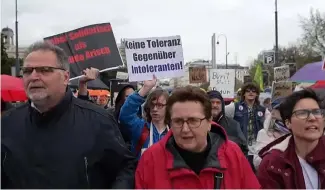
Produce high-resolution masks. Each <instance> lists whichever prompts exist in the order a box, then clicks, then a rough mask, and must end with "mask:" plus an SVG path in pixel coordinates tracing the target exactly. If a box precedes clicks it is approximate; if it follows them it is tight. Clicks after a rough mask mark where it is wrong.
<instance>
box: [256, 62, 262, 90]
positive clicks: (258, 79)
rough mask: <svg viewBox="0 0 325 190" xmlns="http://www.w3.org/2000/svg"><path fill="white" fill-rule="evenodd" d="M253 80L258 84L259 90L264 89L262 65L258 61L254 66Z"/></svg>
mask: <svg viewBox="0 0 325 190" xmlns="http://www.w3.org/2000/svg"><path fill="white" fill-rule="evenodd" d="M254 81H255V82H256V83H257V84H258V86H259V88H260V91H264V82H263V73H262V65H261V64H260V63H258V64H257V66H256V71H255V75H254Z"/></svg>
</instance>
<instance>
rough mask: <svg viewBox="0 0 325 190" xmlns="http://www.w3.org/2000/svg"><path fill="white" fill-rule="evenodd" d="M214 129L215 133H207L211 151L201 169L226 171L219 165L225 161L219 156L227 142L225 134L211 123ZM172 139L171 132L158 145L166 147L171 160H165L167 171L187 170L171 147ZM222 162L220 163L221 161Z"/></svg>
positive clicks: (181, 159)
mask: <svg viewBox="0 0 325 190" xmlns="http://www.w3.org/2000/svg"><path fill="white" fill-rule="evenodd" d="M212 127H213V128H215V130H214V131H215V132H210V133H208V135H209V138H208V140H209V141H210V142H209V143H211V150H210V152H209V154H208V156H207V160H206V164H205V166H204V168H203V169H206V168H214V169H216V170H218V171H219V170H224V169H226V168H225V167H224V166H222V167H221V164H220V163H223V159H225V158H224V157H223V156H222V154H219V153H218V152H219V148H220V146H221V145H222V144H223V143H225V141H227V140H228V138H227V135H226V132H225V131H224V129H223V128H222V127H221V126H220V125H218V124H216V123H215V122H212V123H211V128H212ZM173 142H174V137H173V133H172V130H169V132H168V133H167V135H166V138H164V139H162V140H161V141H159V143H160V144H161V145H162V146H164V147H166V150H167V155H168V158H170V157H172V158H173V159H167V169H168V170H175V169H182V168H183V169H189V167H188V166H187V164H186V163H185V161H184V160H183V158H182V157H181V156H180V154H179V153H178V152H177V149H176V148H175V146H174V145H173ZM221 160H222V161H221Z"/></svg>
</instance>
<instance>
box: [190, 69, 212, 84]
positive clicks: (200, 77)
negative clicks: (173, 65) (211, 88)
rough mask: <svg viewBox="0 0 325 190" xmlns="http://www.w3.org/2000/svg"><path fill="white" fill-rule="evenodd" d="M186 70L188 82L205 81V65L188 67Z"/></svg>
mask: <svg viewBox="0 0 325 190" xmlns="http://www.w3.org/2000/svg"><path fill="white" fill-rule="evenodd" d="M188 70H189V81H190V84H193V83H206V82H207V70H206V69H205V67H190V68H189V69H188Z"/></svg>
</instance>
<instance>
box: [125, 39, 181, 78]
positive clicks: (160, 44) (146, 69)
mask: <svg viewBox="0 0 325 190" xmlns="http://www.w3.org/2000/svg"><path fill="white" fill-rule="evenodd" d="M125 54H126V60H127V63H128V64H127V65H128V73H129V81H144V80H151V79H152V76H153V75H155V76H156V77H157V78H158V79H164V78H175V77H182V76H184V74H185V71H184V58H183V49H182V42H181V38H180V36H171V37H160V38H141V39H125Z"/></svg>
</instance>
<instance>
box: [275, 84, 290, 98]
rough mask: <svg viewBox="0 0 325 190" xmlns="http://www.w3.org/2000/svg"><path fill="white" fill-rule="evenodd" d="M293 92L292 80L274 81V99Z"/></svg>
mask: <svg viewBox="0 0 325 190" xmlns="http://www.w3.org/2000/svg"><path fill="white" fill-rule="evenodd" d="M290 94H292V82H291V81H280V82H275V81H273V84H272V100H275V99H278V98H283V97H286V96H289V95H290Z"/></svg>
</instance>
